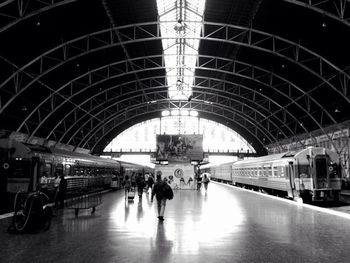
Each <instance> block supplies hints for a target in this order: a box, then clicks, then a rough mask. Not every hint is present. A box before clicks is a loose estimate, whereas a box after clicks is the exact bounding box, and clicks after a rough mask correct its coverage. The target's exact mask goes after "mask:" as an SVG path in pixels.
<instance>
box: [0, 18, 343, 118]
mask: <svg viewBox="0 0 350 263" xmlns="http://www.w3.org/2000/svg"><path fill="white" fill-rule="evenodd" d="M157 25H158V23H157V22H153V23H144V24H137V25H128V26H123V27H118V28H112V29H107V30H103V31H99V32H97V33H93V34H89V35H86V36H83V37H80V38H77V39H74V40H71V41H68V42H65V43H63V44H61V45H59V46H57V47H55V48H53V49H51V50H50V51H47V52H45V53H44V54H42V55H41V56H39V57H37V58H35V59H33V60H32V61H30V62H29V63H27V64H26V65H25V66H23V67H22V68H21V69H19V70H15V73H13V74H12V75H11V76H10V77H9V78H7V79H6V80H5V81H4V82H3V83H1V85H0V90H3V89H4V88H5V89H6V90H7V91H8V92H12V93H13V94H14V96H12V98H11V99H9V100H8V101H1V102H2V103H1V105H3V106H2V107H1V108H0V114H1V113H2V112H3V110H4V109H6V107H7V106H8V105H9V104H10V103H11V102H12V101H13V100H14V99H15V98H16V97H17V96H18V95H20V94H21V93H22V92H23V91H24V90H26V89H27V88H28V87H30V86H31V85H32V84H33V83H35V82H36V81H38V80H39V79H40V78H42V77H43V76H45V75H46V74H48V73H50V72H51V71H53V70H54V69H56V68H58V67H59V66H62V65H63V64H65V63H67V62H70V61H73V60H74V59H77V58H79V57H81V56H84V55H87V54H88V53H91V52H96V51H99V50H102V49H105V48H109V47H112V46H121V45H127V44H130V43H136V42H144V41H154V40H159V39H161V36H160V31H159V27H157ZM115 30H118V31H119V34H120V36H121V37H122V38H123V42H115V40H116V39H115V38H116V37H115V35H114V31H115ZM203 32H204V35H203V36H202V37H200V38H198V39H201V40H208V41H219V42H226V43H230V44H237V45H242V46H247V47H250V48H254V49H257V50H260V51H263V52H267V53H272V54H274V55H276V56H279V57H282V58H284V59H286V60H288V61H290V62H293V63H295V64H297V65H298V66H300V67H302V68H303V69H305V70H307V71H308V72H309V73H311V74H312V75H315V76H316V77H318V78H319V79H320V80H321V83H320V85H319V86H318V87H315V89H317V88H320V87H322V86H323V85H328V86H329V87H331V88H332V89H333V90H334V91H335V92H337V93H338V94H339V95H341V96H342V97H343V98H344V99H345V100H347V102H350V99H349V97H348V84H349V82H350V81H349V79H350V76H349V74H348V73H347V72H345V71H343V70H341V69H339V68H338V67H336V66H335V65H333V64H332V63H331V62H329V61H327V60H326V59H324V58H323V57H321V56H319V55H317V54H316V53H314V52H312V51H310V50H308V49H306V48H304V47H302V46H300V45H299V44H297V43H293V42H291V41H288V40H285V39H282V38H280V37H277V36H274V35H271V34H268V33H264V32H261V31H257V30H253V29H251V28H244V27H238V26H233V25H224V24H216V23H207V22H205V23H203ZM242 35H244V37H243V38H242V37H241V36H242ZM72 54H73V55H72ZM26 71H29V72H33V73H32V74H33V75H36V77H35V78H34V79H31V78H29V79H28V78H26V76H25V72H26ZM19 80H21V81H19Z"/></svg>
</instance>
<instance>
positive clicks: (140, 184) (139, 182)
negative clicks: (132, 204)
mask: <svg viewBox="0 0 350 263" xmlns="http://www.w3.org/2000/svg"><path fill="white" fill-rule="evenodd" d="M136 185H137V193H138V195H139V200H142V194H143V188H145V186H146V183H145V177H144V176H143V174H141V173H139V175H138V176H137V178H136Z"/></svg>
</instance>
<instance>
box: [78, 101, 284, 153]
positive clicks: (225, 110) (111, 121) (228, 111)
mask: <svg viewBox="0 0 350 263" xmlns="http://www.w3.org/2000/svg"><path fill="white" fill-rule="evenodd" d="M136 97H140V95H139V94H138V95H135V96H134V98H136ZM126 100H127V99H126ZM117 103H121V102H120V101H119V102H117ZM163 103H164V104H163ZM170 104H171V103H170V102H169V101H168V100H167V99H163V100H159V101H158V103H155V104H148V103H145V102H141V103H138V104H134V105H131V106H130V107H126V108H124V109H122V110H120V111H118V112H116V113H115V114H112V115H111V116H109V117H108V118H107V119H106V120H105V122H104V124H103V125H102V126H98V127H92V129H89V132H88V133H87V134H86V135H85V136H84V137H83V138H82V140H81V141H80V143H78V145H77V147H85V146H87V145H90V143H89V142H90V141H91V140H92V139H93V138H94V137H97V138H101V137H103V136H104V134H105V133H106V132H108V131H109V130H110V129H108V125H110V127H117V126H118V125H119V123H120V121H119V120H118V121H117V122H116V121H115V120H116V118H118V117H120V116H122V117H123V116H124V117H126V119H127V120H128V121H131V120H132V119H133V118H135V117H137V116H138V114H135V116H129V115H127V114H126V112H128V111H130V110H135V111H142V112H143V114H146V113H152V112H153V111H158V112H159V111H161V110H164V109H169V107H170ZM191 104H192V105H191V109H195V110H196V109H197V110H200V111H202V110H203V109H198V106H196V105H201V106H202V107H203V106H205V107H206V108H207V109H208V108H210V109H212V110H211V111H208V110H207V112H210V113H216V114H218V113H219V112H220V115H221V116H225V117H226V118H228V116H230V121H233V122H234V123H236V124H237V125H239V126H240V127H242V128H243V129H244V130H245V131H247V132H249V133H251V130H253V131H255V132H254V133H253V134H254V136H255V137H256V139H258V138H268V139H269V140H270V139H272V140H273V136H271V134H269V133H268V132H267V131H266V130H265V129H264V128H263V127H259V126H258V125H256V124H255V123H254V122H253V120H251V118H250V117H249V118H241V119H239V118H237V116H238V117H242V116H241V115H238V114H237V111H236V110H233V109H232V108H229V107H222V105H220V104H216V103H213V104H211V105H204V104H203V103H202V102H191ZM164 105H166V107H164ZM151 107H152V108H153V110H150V108H151ZM154 108H156V109H154ZM213 109H215V111H214V110H213ZM238 120H240V121H241V122H243V124H242V123H240V122H239V121H238ZM88 122H89V120H88V121H87V122H86V123H88ZM246 123H249V124H251V129H248V128H247V124H246ZM106 126H107V128H106ZM101 131H102V134H101V135H97V133H98V132H101ZM258 132H260V134H261V135H260V136H259V133H258ZM266 132H267V133H266ZM251 134H252V133H251ZM270 136H271V137H270ZM73 137H74V136H73ZM73 137H72V138H73ZM275 142H276V143H278V142H277V141H275ZM261 143H262V141H261ZM90 149H91V148H90Z"/></svg>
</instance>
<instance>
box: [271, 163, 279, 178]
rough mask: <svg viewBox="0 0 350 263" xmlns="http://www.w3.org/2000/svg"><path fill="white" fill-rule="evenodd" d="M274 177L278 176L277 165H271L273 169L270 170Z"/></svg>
mask: <svg viewBox="0 0 350 263" xmlns="http://www.w3.org/2000/svg"><path fill="white" fill-rule="evenodd" d="M272 173H273V175H272V176H274V177H278V171H277V166H274V167H273V171H272Z"/></svg>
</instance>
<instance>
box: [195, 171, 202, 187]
mask: <svg viewBox="0 0 350 263" xmlns="http://www.w3.org/2000/svg"><path fill="white" fill-rule="evenodd" d="M196 180H197V190H198V191H199V190H201V187H202V177H201V176H200V174H199V173H197V174H196Z"/></svg>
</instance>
